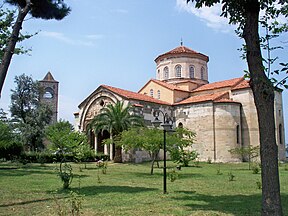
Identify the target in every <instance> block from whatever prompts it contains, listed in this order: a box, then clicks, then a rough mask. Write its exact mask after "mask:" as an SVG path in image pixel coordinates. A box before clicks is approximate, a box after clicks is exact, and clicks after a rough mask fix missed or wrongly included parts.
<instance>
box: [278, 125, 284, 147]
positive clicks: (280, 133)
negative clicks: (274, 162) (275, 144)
mask: <svg viewBox="0 0 288 216" xmlns="http://www.w3.org/2000/svg"><path fill="white" fill-rule="evenodd" d="M278 130H279V143H280V144H283V137H282V124H279V128H278Z"/></svg>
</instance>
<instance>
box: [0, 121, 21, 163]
mask: <svg viewBox="0 0 288 216" xmlns="http://www.w3.org/2000/svg"><path fill="white" fill-rule="evenodd" d="M22 150H23V146H22V145H21V143H20V142H19V141H18V140H17V136H16V135H15V134H14V133H13V130H12V128H11V127H10V125H9V124H8V122H3V121H2V120H0V158H5V159H6V160H11V159H13V158H14V157H17V156H19V155H20V154H21V152H22Z"/></svg>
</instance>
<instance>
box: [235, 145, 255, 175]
mask: <svg viewBox="0 0 288 216" xmlns="http://www.w3.org/2000/svg"><path fill="white" fill-rule="evenodd" d="M229 152H230V153H231V154H232V155H236V156H238V157H242V159H244V160H248V162H249V170H250V167H251V162H252V161H253V159H255V158H258V157H259V154H260V147H259V146H254V147H253V146H251V145H249V146H247V147H237V148H234V149H230V150H229Z"/></svg>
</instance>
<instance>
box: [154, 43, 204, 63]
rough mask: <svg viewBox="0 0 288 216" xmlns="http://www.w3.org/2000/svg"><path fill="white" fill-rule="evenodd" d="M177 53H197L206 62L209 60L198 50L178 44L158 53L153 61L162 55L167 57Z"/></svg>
mask: <svg viewBox="0 0 288 216" xmlns="http://www.w3.org/2000/svg"><path fill="white" fill-rule="evenodd" d="M179 54H187V55H194V56H195V55H196V56H197V55H198V56H199V57H202V58H204V59H205V60H206V61H207V62H208V61H209V57H208V56H206V55H204V54H202V53H200V52H197V51H195V50H192V49H190V48H188V47H186V46H184V45H181V46H178V47H176V48H174V49H172V50H170V51H168V52H166V53H163V54H161V55H159V56H158V57H156V59H155V62H157V61H158V60H159V59H162V58H164V57H168V56H173V55H179Z"/></svg>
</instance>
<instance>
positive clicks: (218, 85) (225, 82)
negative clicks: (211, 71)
mask: <svg viewBox="0 0 288 216" xmlns="http://www.w3.org/2000/svg"><path fill="white" fill-rule="evenodd" d="M243 80H244V78H243V77H238V78H233V79H229V80H223V81H218V82H213V83H208V84H205V85H202V86H200V87H198V88H196V89H195V90H193V91H192V92H200V91H208V90H214V89H220V88H226V87H230V88H234V87H235V86H237V85H238V84H239V83H241V82H242V81H243Z"/></svg>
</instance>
